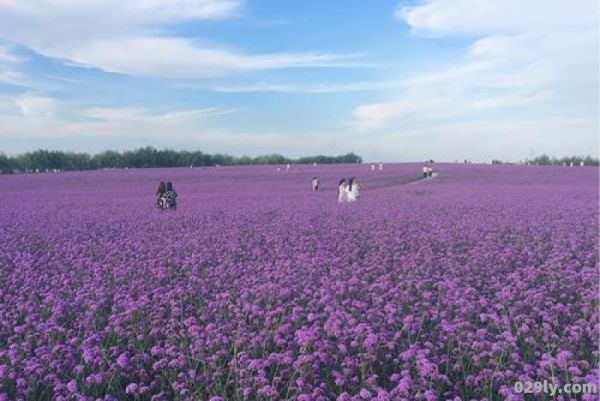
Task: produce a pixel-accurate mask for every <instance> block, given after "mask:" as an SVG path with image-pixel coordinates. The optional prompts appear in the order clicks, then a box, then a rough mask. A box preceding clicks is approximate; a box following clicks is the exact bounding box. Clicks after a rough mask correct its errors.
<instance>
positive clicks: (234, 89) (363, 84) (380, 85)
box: [183, 81, 403, 94]
mask: <svg viewBox="0 0 600 401" xmlns="http://www.w3.org/2000/svg"><path fill="white" fill-rule="evenodd" d="M183 86H184V87H185V85H183ZM401 86H403V83H402V82H396V81H380V82H373V81H360V82H348V83H318V84H310V83H295V84H294V83H269V82H255V83H251V84H237V85H236V84H229V85H216V86H212V87H210V89H211V90H214V91H216V92H227V93H244V92H277V93H308V94H319V93H343V92H364V91H376V90H381V89H389V88H397V87H401Z"/></svg>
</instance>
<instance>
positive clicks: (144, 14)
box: [0, 0, 361, 78]
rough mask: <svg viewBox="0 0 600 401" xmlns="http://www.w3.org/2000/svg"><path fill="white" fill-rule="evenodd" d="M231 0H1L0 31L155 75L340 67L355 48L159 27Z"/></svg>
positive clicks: (121, 69) (60, 55)
mask: <svg viewBox="0 0 600 401" xmlns="http://www.w3.org/2000/svg"><path fill="white" fill-rule="evenodd" d="M242 5H243V3H242V2H241V1H237V0H152V1H146V0H132V1H126V2H123V1H117V0H108V1H104V2H95V3H89V2H79V1H74V0H64V1H60V2H46V1H41V0H37V1H32V2H27V3H20V2H19V3H17V2H0V38H3V39H5V40H8V41H12V42H14V43H19V44H21V45H23V46H26V47H28V48H30V49H32V50H33V51H35V52H37V53H38V54H41V55H44V56H47V57H52V58H57V59H61V60H64V61H65V62H66V63H69V64H71V65H79V66H85V67H92V68H97V69H100V70H103V71H107V72H113V73H121V74H128V75H140V76H149V77H162V78H206V77H213V76H220V75H227V74H231V73H239V72H243V71H249V70H268V69H278V68H308V67H311V68H315V67H319V68H322V67H341V66H348V65H353V64H354V63H356V60H357V58H360V56H361V55H359V54H335V53H328V52H315V51H305V52H285V53H267V54H247V53H244V52H243V51H238V50H232V49H229V48H226V47H225V46H216V45H214V44H211V45H208V44H206V43H202V42H200V41H198V40H190V39H187V38H183V37H177V36H172V35H169V34H167V33H166V31H167V30H168V28H169V27H170V26H172V25H174V24H177V23H180V22H183V21H186V20H202V19H223V18H231V17H233V16H235V15H236V14H237V13H238V12H239V11H240V9H241V8H242Z"/></svg>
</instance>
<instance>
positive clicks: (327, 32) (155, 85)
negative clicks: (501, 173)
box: [0, 0, 599, 161]
mask: <svg viewBox="0 0 600 401" xmlns="http://www.w3.org/2000/svg"><path fill="white" fill-rule="evenodd" d="M597 8H598V5H597V2H596V1H595V0H580V1H577V2H571V1H559V0H530V1H528V2H522V1H517V0H488V1H484V2H482V1H480V0H420V1H403V2H399V1H398V0H396V1H387V0H381V1H377V2H369V1H364V0H362V1H358V0H344V1H312V0H306V1H291V0H286V1H284V0H280V1H278V0H130V1H128V2H123V1H117V0H106V1H103V2H81V1H77V0H29V1H27V2H23V1H16V0H0V151H4V152H6V153H9V154H15V153H20V152H23V151H27V150H32V149H37V148H48V149H66V150H73V151H88V152H92V153H96V152H99V151H102V150H105V149H130V148H134V147H138V146H145V145H152V146H155V147H169V148H174V149H200V150H203V151H207V152H227V153H230V154H234V155H242V154H248V155H257V154H265V153H273V152H277V153H283V154H285V155H288V156H300V155H310V154H317V153H324V154H339V153H345V152H348V151H355V152H357V153H358V154H360V155H362V156H363V157H364V158H365V159H366V160H385V161H418V160H423V159H430V158H433V159H436V160H462V159H465V158H469V159H473V160H491V159H493V158H501V159H507V160H519V159H523V158H526V157H531V156H533V155H539V154H541V153H548V154H553V155H565V154H592V155H597V153H598V74H597V71H598V29H599V24H598V9H597Z"/></svg>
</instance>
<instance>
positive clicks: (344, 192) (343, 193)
mask: <svg viewBox="0 0 600 401" xmlns="http://www.w3.org/2000/svg"><path fill="white" fill-rule="evenodd" d="M347 201H348V183H347V182H346V179H345V178H342V180H341V181H340V183H339V184H338V203H344V202H347Z"/></svg>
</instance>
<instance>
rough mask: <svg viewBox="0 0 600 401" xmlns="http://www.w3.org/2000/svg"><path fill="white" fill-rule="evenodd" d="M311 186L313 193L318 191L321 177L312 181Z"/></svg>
mask: <svg viewBox="0 0 600 401" xmlns="http://www.w3.org/2000/svg"><path fill="white" fill-rule="evenodd" d="M311 185H312V190H313V191H318V190H319V177H313V179H312V180H311Z"/></svg>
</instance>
